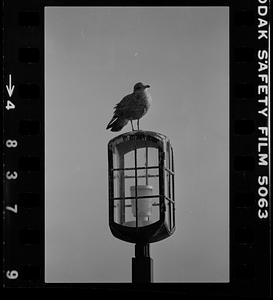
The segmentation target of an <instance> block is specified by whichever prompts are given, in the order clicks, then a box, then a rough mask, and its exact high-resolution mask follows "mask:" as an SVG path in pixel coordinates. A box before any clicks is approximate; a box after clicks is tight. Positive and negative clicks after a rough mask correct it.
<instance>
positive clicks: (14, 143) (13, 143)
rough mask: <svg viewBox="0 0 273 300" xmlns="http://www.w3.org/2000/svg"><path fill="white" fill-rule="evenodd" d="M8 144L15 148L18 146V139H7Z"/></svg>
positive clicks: (9, 146)
mask: <svg viewBox="0 0 273 300" xmlns="http://www.w3.org/2000/svg"><path fill="white" fill-rule="evenodd" d="M6 146H7V147H8V148H11V147H13V148H15V147H17V141H16V140H7V141H6Z"/></svg>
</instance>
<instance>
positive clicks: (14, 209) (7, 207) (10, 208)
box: [6, 204, 18, 214]
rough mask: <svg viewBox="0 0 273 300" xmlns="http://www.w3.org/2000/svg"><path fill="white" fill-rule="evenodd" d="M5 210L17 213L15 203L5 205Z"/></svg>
mask: <svg viewBox="0 0 273 300" xmlns="http://www.w3.org/2000/svg"><path fill="white" fill-rule="evenodd" d="M6 210H10V211H12V212H14V213H15V214H17V212H18V210H17V204H14V207H11V206H6Z"/></svg>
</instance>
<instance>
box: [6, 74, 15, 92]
mask: <svg viewBox="0 0 273 300" xmlns="http://www.w3.org/2000/svg"><path fill="white" fill-rule="evenodd" d="M14 88H15V85H12V84H11V74H9V85H8V86H7V85H6V89H7V91H8V94H9V96H10V97H11V96H12V94H13V90H14Z"/></svg>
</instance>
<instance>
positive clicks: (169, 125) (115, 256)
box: [45, 7, 229, 282]
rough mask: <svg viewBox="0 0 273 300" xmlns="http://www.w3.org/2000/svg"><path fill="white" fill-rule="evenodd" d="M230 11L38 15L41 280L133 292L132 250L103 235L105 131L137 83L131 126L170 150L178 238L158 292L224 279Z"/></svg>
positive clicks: (169, 244)
mask: <svg viewBox="0 0 273 300" xmlns="http://www.w3.org/2000/svg"><path fill="white" fill-rule="evenodd" d="M228 20H229V10H228V7H47V8H46V9H45V33H46V34H45V72H46V73H45V78H46V82H45V83H46V85H45V101H46V103H45V106H46V112H45V118H46V281H47V282H130V281H131V258H132V257H133V256H134V245H133V244H130V243H126V242H123V241H121V240H118V239H116V238H115V237H113V236H112V235H111V232H110V230H109V227H108V173H107V168H108V165H107V143H108V141H109V140H110V139H111V138H113V137H114V136H116V135H117V134H120V133H124V132H127V131H130V130H131V127H130V125H129V124H128V125H127V126H126V127H125V128H124V129H123V130H122V131H121V132H120V133H113V132H110V131H106V130H105V127H106V125H107V123H108V122H109V121H110V119H111V117H112V113H113V106H114V105H115V104H116V103H117V102H119V101H120V100H121V99H122V97H123V96H125V95H126V94H129V93H131V92H132V88H133V85H134V84H135V83H136V82H138V81H142V82H143V83H145V84H149V85H151V88H150V93H151V96H152V98H153V102H152V106H151V108H150V110H149V112H148V113H147V115H146V116H145V117H144V118H143V119H141V120H140V128H141V129H143V130H150V131H155V132H160V133H163V134H165V135H167V136H168V137H169V138H170V140H171V143H172V145H173V148H174V162H175V172H176V173H175V195H176V231H175V233H174V234H173V235H172V236H171V237H169V238H168V239H165V240H163V241H161V242H158V243H153V244H151V257H152V258H153V260H154V280H155V282H227V281H228V280H229V182H228V178H229V170H228V168H229V158H228V155H229V140H228V134H229V123H228V118H229V117H228V114H229V92H228V91H229V68H228V66H229V24H228Z"/></svg>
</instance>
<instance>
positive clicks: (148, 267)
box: [132, 243, 153, 283]
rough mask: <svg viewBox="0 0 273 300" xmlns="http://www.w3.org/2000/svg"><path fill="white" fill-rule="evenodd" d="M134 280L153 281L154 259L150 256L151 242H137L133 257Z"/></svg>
mask: <svg viewBox="0 0 273 300" xmlns="http://www.w3.org/2000/svg"><path fill="white" fill-rule="evenodd" d="M132 282H133V283H150V282H153V260H152V258H150V244H143V243H137V244H136V245H135V257H133V258H132Z"/></svg>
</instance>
